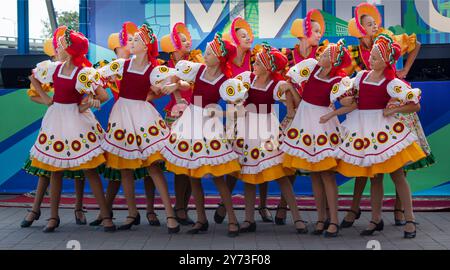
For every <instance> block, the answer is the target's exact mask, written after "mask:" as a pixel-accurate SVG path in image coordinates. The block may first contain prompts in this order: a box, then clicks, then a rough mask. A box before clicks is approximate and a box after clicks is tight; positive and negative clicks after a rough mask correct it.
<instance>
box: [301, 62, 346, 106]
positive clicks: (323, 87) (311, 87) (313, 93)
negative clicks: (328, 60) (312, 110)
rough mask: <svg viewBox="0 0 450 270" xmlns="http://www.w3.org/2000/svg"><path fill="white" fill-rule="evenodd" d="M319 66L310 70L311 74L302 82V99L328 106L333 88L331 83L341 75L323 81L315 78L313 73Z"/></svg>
mask: <svg viewBox="0 0 450 270" xmlns="http://www.w3.org/2000/svg"><path fill="white" fill-rule="evenodd" d="M319 68H320V67H319V66H318V65H317V66H316V67H315V68H314V69H313V71H312V72H311V76H310V77H309V79H308V81H307V82H306V83H305V84H304V88H303V96H302V97H303V100H304V101H306V102H308V103H311V104H314V105H317V106H323V107H328V106H330V92H331V89H332V88H333V85H334V84H335V83H337V82H339V81H340V80H341V79H342V78H341V77H334V78H330V79H329V82H325V81H323V80H319V79H317V78H316V77H315V76H314V75H315V74H316V72H317V71H318V70H319Z"/></svg>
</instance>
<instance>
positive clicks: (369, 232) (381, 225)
mask: <svg viewBox="0 0 450 270" xmlns="http://www.w3.org/2000/svg"><path fill="white" fill-rule="evenodd" d="M370 223H372V224H374V225H375V228H373V229H371V230H369V229H366V230H364V231H362V232H361V236H369V235H372V234H373V233H374V232H375V231H378V232H381V231H382V230H383V229H384V221H383V220H380V222H378V223H376V222H375V221H373V220H371V221H370Z"/></svg>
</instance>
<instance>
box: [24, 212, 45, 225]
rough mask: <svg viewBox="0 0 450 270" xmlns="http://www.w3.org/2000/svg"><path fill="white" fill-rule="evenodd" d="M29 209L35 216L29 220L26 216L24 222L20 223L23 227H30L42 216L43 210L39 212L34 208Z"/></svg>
mask: <svg viewBox="0 0 450 270" xmlns="http://www.w3.org/2000/svg"><path fill="white" fill-rule="evenodd" d="M27 211H28V212H30V213H33V215H34V217H33V220H31V221H28V220H26V218H24V219H23V220H22V222H21V223H20V227H22V228H28V227H30V226H31V225H32V224H33V222H34V221H35V220H39V218H40V217H41V211H39V212H36V211H33V210H27Z"/></svg>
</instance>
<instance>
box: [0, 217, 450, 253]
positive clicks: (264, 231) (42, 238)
mask: <svg viewBox="0 0 450 270" xmlns="http://www.w3.org/2000/svg"><path fill="white" fill-rule="evenodd" d="M157 213H158V215H159V218H160V220H161V221H162V223H163V226H161V227H150V226H149V225H148V223H147V221H146V220H145V217H144V214H145V212H144V211H141V216H142V217H143V220H142V222H141V225H140V226H137V227H133V230H132V231H127V232H115V233H113V234H109V233H104V232H103V231H102V230H101V229H96V228H94V227H89V226H79V225H76V224H75V220H74V216H73V211H72V210H71V209H62V210H61V213H60V216H61V226H60V228H58V230H57V232H55V233H52V234H44V233H42V232H41V230H42V228H43V226H45V224H46V221H45V219H47V218H48V217H49V209H43V210H42V216H41V219H40V220H39V221H36V222H35V223H34V224H33V226H32V227H30V228H20V226H19V224H20V222H21V220H22V219H23V217H24V216H25V214H26V210H25V209H24V208H0V250H1V249H3V250H5V249H7V250H9V249H21V250H24V249H26V250H29V249H33V250H35V249H45V250H48V249H66V248H67V247H66V246H67V243H68V241H69V240H77V241H78V242H79V243H80V245H81V249H95V250H97V249H126V250H128V249H134V250H135V249H153V250H155V249H157V250H160V249H164V250H171V249H181V250H189V249H192V250H193V249H203V250H215V249H225V250H241V249H243V250H255V249H258V250H267V249H273V250H280V249H294V250H336V249H337V250H342V249H344V250H348V249H366V245H367V242H368V241H369V240H377V241H379V243H380V245H381V249H450V213H449V212H434V213H431V212H426V213H425V212H422V213H417V215H416V216H417V221H418V222H419V223H420V225H419V226H418V227H417V229H418V235H417V238H416V239H413V240H407V239H403V238H402V236H403V233H402V228H401V227H400V228H399V227H395V226H393V215H392V213H391V212H387V213H384V221H385V229H384V231H383V232H381V233H377V234H376V235H374V236H371V237H361V236H359V232H360V231H361V230H363V229H364V228H365V226H366V224H368V222H369V218H370V215H369V212H364V213H363V214H362V216H361V219H360V220H358V221H357V223H356V226H354V227H352V228H350V229H345V230H342V231H341V233H340V236H339V237H338V238H336V239H325V238H324V237H321V236H314V235H297V234H295V231H294V227H293V225H286V226H277V225H274V224H270V223H269V224H268V223H262V222H258V228H257V232H256V233H253V234H241V235H240V236H239V237H238V238H234V239H232V238H228V237H227V236H226V230H227V226H226V224H222V225H217V224H214V221H213V214H214V211H212V210H208V211H207V214H208V218H209V221H210V229H209V231H208V233H206V234H201V235H194V236H192V235H188V234H186V233H185V232H186V231H187V230H188V227H182V231H181V232H180V233H179V234H177V235H168V234H167V228H166V226H165V217H164V211H162V210H159V211H157ZM96 214H97V212H96V211H89V212H88V213H87V214H86V215H87V218H88V222H89V221H92V220H93V219H94V218H95V217H96ZM114 214H115V217H117V219H116V220H115V222H116V224H120V223H121V222H123V221H124V220H125V217H126V215H127V212H126V211H115V213H114ZM190 214H191V216H194V212H193V211H191V212H190ZM237 214H238V218H239V219H240V220H241V221H242V220H243V215H244V211H243V210H239V211H237ZM273 214H274V213H273ZM302 214H303V218H304V219H306V220H307V221H309V222H310V223H309V226H310V228H311V230H312V222H314V221H315V217H316V215H315V212H303V213H302ZM344 214H345V213H344V212H340V213H339V215H340V218H343V216H344ZM256 217H257V218H259V215H258V214H257V215H256ZM288 222H289V223H288V224H291V222H292V220H291V219H290V217H288Z"/></svg>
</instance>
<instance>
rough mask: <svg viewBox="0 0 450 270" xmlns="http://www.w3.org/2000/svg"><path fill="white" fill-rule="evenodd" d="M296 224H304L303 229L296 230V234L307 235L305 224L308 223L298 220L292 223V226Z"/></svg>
mask: <svg viewBox="0 0 450 270" xmlns="http://www.w3.org/2000/svg"><path fill="white" fill-rule="evenodd" d="M298 222H301V223H303V224H305V228H301V229H296V230H297V233H298V234H307V233H308V227H307V226H306V223H308V222H306V221H304V220H301V219H299V220H296V221H294V224H297V223H298Z"/></svg>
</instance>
